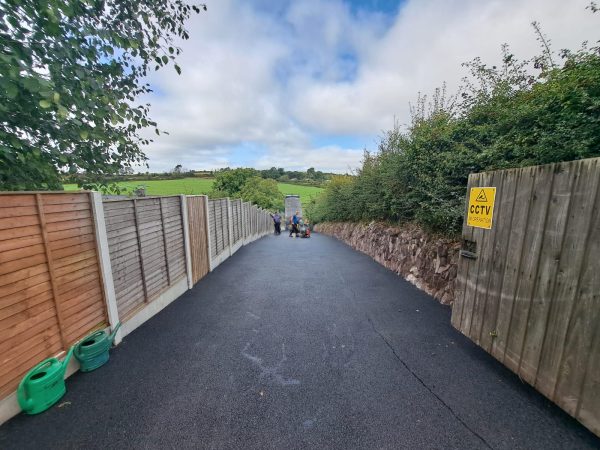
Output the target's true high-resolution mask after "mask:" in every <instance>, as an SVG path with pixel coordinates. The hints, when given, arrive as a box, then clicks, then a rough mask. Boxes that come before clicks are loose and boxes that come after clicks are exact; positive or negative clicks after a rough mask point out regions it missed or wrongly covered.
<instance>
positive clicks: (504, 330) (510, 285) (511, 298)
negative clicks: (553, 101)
mask: <svg viewBox="0 0 600 450" xmlns="http://www.w3.org/2000/svg"><path fill="white" fill-rule="evenodd" d="M534 178H535V174H534V173H533V172H531V171H529V170H528V169H518V172H517V180H516V184H517V189H516V191H515V192H516V193H515V201H514V206H513V220H512V223H511V231H510V236H509V242H508V251H507V253H506V255H507V259H506V266H505V268H504V277H503V280H502V291H501V292H500V305H499V308H498V316H497V320H496V332H497V337H496V338H495V339H494V341H493V345H492V355H493V356H494V357H495V358H497V359H498V360H500V361H502V362H504V355H505V351H506V346H507V342H508V333H509V328H510V320H511V317H512V311H513V307H514V303H515V295H516V290H517V282H518V274H519V271H520V270H521V261H522V256H523V252H524V248H523V242H524V240H525V235H526V227H527V220H528V216H529V205H530V204H531V199H532V195H533V183H534Z"/></svg>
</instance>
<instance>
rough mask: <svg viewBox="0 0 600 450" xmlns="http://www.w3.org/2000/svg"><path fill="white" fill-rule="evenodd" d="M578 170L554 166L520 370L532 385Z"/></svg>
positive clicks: (546, 323) (568, 165)
mask: <svg viewBox="0 0 600 450" xmlns="http://www.w3.org/2000/svg"><path fill="white" fill-rule="evenodd" d="M565 167H566V169H565ZM561 168H562V169H561ZM574 170H576V167H575V166H574V165H573V164H561V165H556V166H555V167H554V174H553V178H554V181H553V186H552V194H551V197H550V202H549V205H548V217H547V222H546V226H545V230H544V233H543V236H542V238H543V242H542V244H541V254H540V261H539V266H538V273H537V277H536V281H535V289H534V292H533V296H532V302H531V310H530V312H529V317H528V319H527V329H526V334H525V340H524V346H523V352H522V354H521V363H520V367H519V376H520V377H521V378H522V379H523V380H525V381H526V382H527V383H529V384H531V385H534V384H535V380H536V376H537V371H538V365H539V361H540V355H541V350H542V344H543V342H544V335H545V333H546V327H547V325H548V314H549V311H550V302H551V299H552V297H553V292H554V284H555V279H556V273H557V271H558V262H559V260H560V254H561V248H562V244H563V238H564V232H565V226H566V222H567V217H568V215H569V203H570V198H571V191H572V189H573V181H574V180H575V177H573V176H572V172H573V171H574Z"/></svg>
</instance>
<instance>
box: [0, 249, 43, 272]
mask: <svg viewBox="0 0 600 450" xmlns="http://www.w3.org/2000/svg"><path fill="white" fill-rule="evenodd" d="M45 262H46V254H45V253H42V254H38V255H32V256H29V257H26V258H23V259H17V260H15V261H10V262H6V263H3V264H2V265H0V278H2V276H3V275H7V274H12V273H16V272H18V271H20V270H22V269H27V268H29V267H31V266H34V265H37V264H42V263H45Z"/></svg>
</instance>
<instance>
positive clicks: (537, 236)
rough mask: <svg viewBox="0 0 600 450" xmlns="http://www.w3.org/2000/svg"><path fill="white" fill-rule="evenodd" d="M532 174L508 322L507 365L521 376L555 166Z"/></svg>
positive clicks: (537, 168)
mask: <svg viewBox="0 0 600 450" xmlns="http://www.w3.org/2000/svg"><path fill="white" fill-rule="evenodd" d="M529 171H530V172H532V173H533V178H534V184H533V188H532V189H533V191H532V196H531V202H530V203H529V205H527V211H528V213H527V218H528V220H527V221H526V223H525V237H524V240H523V250H524V251H523V252H522V256H521V265H520V269H519V272H518V275H517V276H518V280H517V287H516V291H515V299H514V304H513V309H512V316H511V318H510V322H509V329H508V336H507V341H506V350H505V357H504V364H506V366H507V367H508V368H509V369H511V370H512V371H513V372H516V373H518V372H519V366H520V364H521V353H522V351H523V346H524V343H525V333H526V329H527V322H528V318H529V312H530V308H531V301H532V296H533V292H534V289H535V282H536V278H537V270H538V266H539V260H540V255H541V250H542V240H543V236H544V229H545V227H546V221H547V217H548V216H547V213H548V204H549V202H550V194H551V192H552V185H553V182H554V167H553V166H538V167H533V168H531V169H529Z"/></svg>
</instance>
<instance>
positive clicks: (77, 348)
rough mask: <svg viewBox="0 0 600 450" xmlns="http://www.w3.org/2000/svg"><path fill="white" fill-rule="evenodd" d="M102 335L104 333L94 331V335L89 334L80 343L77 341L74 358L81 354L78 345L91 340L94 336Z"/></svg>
mask: <svg viewBox="0 0 600 450" xmlns="http://www.w3.org/2000/svg"><path fill="white" fill-rule="evenodd" d="M102 333H104V331H102V330H98V331H96V332H95V333H94V334H91V335H89V336H86V337H84V338H83V339H82V340H81V341H79V342H78V343H77V344H75V351H74V353H75V356H79V355H80V354H81V346H80V345H79V344H80V343H81V342H82V341H85V340H86V339H91V338H94V337H96V336H100V335H101V334H102Z"/></svg>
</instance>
